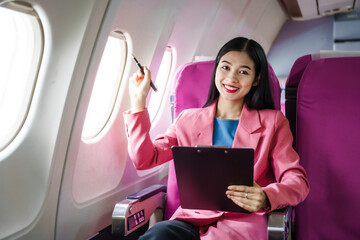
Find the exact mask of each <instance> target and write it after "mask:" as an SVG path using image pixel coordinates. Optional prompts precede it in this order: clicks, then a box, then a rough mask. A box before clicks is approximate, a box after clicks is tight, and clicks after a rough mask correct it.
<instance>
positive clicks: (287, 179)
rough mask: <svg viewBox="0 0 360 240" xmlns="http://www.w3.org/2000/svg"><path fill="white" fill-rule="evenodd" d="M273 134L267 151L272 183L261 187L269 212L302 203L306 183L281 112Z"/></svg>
mask: <svg viewBox="0 0 360 240" xmlns="http://www.w3.org/2000/svg"><path fill="white" fill-rule="evenodd" d="M274 128H275V129H274V136H273V141H272V146H271V148H270V153H269V161H270V163H271V166H272V169H273V171H274V176H275V180H276V181H275V182H274V183H271V184H269V185H268V186H266V187H263V191H264V192H265V193H266V195H267V197H268V199H269V201H270V204H271V211H272V210H275V209H279V208H283V207H286V206H288V205H291V206H295V205H297V204H299V203H300V202H302V201H303V200H304V199H305V198H306V196H307V195H308V193H309V183H308V180H307V177H306V172H305V170H304V168H303V167H302V166H301V165H300V158H299V155H298V154H297V153H296V151H295V150H294V149H293V147H292V142H293V137H292V133H291V131H290V127H289V122H288V120H287V119H286V118H285V117H284V115H283V114H282V113H281V112H277V114H276V117H275V125H274Z"/></svg>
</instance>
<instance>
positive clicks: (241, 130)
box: [233, 104, 261, 150]
mask: <svg viewBox="0 0 360 240" xmlns="http://www.w3.org/2000/svg"><path fill="white" fill-rule="evenodd" d="M260 128H261V123H260V118H259V113H258V111H257V110H250V109H249V108H248V107H247V106H246V105H245V104H244V107H243V110H242V112H241V116H240V121H239V126H238V128H237V129H236V133H235V138H234V143H233V147H238V148H253V149H254V150H256V148H257V145H258V143H259V140H260V136H261V131H258V130H259V129H260Z"/></svg>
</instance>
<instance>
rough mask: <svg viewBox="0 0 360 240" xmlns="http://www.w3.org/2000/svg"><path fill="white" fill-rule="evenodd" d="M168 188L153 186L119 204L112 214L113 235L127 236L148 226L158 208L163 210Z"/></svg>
mask: <svg viewBox="0 0 360 240" xmlns="http://www.w3.org/2000/svg"><path fill="white" fill-rule="evenodd" d="M165 197H166V186H163V185H152V186H150V187H148V188H145V189H143V190H141V191H139V192H137V193H134V194H132V195H129V196H128V197H127V199H125V200H123V201H121V202H118V203H117V204H116V205H115V207H114V210H113V213H112V233H113V234H115V235H118V236H121V237H124V236H127V235H129V234H130V233H132V232H134V231H135V230H136V229H139V228H140V227H142V226H143V225H145V224H147V223H148V221H149V219H150V217H151V215H152V214H153V212H154V211H155V210H156V209H157V208H163V207H164V204H165Z"/></svg>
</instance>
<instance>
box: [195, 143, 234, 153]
mask: <svg viewBox="0 0 360 240" xmlns="http://www.w3.org/2000/svg"><path fill="white" fill-rule="evenodd" d="M195 147H196V148H230V147H229V146H216V145H195ZM197 152H198V153H200V152H201V150H200V149H198V150H197ZM224 153H225V154H227V153H229V152H228V151H227V150H225V151H224Z"/></svg>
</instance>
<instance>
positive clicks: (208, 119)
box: [189, 101, 216, 146]
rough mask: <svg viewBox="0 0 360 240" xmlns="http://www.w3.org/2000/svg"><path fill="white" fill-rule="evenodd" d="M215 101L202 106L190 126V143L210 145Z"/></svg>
mask: <svg viewBox="0 0 360 240" xmlns="http://www.w3.org/2000/svg"><path fill="white" fill-rule="evenodd" d="M215 111H216V101H215V102H214V103H213V104H211V105H210V106H208V107H206V108H202V109H201V112H200V113H199V114H198V116H197V119H196V120H195V122H194V123H190V124H192V126H189V127H190V128H191V129H192V134H191V143H192V145H193V146H195V145H212V143H213V129H214V118H215Z"/></svg>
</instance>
